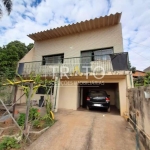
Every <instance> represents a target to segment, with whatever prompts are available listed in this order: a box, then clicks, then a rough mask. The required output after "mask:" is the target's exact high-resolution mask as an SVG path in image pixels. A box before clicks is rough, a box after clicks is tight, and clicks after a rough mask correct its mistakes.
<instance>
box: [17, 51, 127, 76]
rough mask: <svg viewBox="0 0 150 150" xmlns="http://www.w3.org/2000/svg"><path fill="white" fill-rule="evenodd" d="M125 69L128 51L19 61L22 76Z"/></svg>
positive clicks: (77, 73)
mask: <svg viewBox="0 0 150 150" xmlns="http://www.w3.org/2000/svg"><path fill="white" fill-rule="evenodd" d="M123 70H124V71H128V70H129V62H128V53H127V52H124V53H116V54H108V55H107V54H106V55H92V56H82V57H72V58H63V57H58V56H55V57H46V58H45V59H43V61H32V62H22V63H19V65H18V69H17V72H18V74H20V75H22V76H29V75H30V74H31V73H32V74H41V75H43V76H55V75H56V74H68V75H70V76H71V75H80V74H84V73H102V72H103V73H104V72H105V73H107V72H112V71H123Z"/></svg>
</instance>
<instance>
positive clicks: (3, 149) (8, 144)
mask: <svg viewBox="0 0 150 150" xmlns="http://www.w3.org/2000/svg"><path fill="white" fill-rule="evenodd" d="M11 148H14V149H19V148H20V144H19V143H18V142H17V140H16V139H15V138H14V137H5V138H3V140H2V141H1V143H0V150H9V149H11Z"/></svg>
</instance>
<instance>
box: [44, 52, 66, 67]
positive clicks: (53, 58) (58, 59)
mask: <svg viewBox="0 0 150 150" xmlns="http://www.w3.org/2000/svg"><path fill="white" fill-rule="evenodd" d="M63 59H64V54H56V55H46V56H43V58H42V61H43V65H50V64H51V65H52V64H58V63H63Z"/></svg>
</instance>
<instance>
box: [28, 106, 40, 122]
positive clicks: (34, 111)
mask: <svg viewBox="0 0 150 150" xmlns="http://www.w3.org/2000/svg"><path fill="white" fill-rule="evenodd" d="M39 117H40V113H39V112H38V109H37V108H30V110H29V120H31V121H32V120H35V119H38V118H39Z"/></svg>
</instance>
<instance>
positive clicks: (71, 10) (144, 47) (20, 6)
mask: <svg viewBox="0 0 150 150" xmlns="http://www.w3.org/2000/svg"><path fill="white" fill-rule="evenodd" d="M149 6H150V1H149V0H121V1H118V0H63V1H61V0H13V10H12V12H11V15H10V16H7V14H4V16H3V18H2V19H1V20H0V46H2V45H6V44H7V43H9V42H10V41H14V40H20V41H22V42H24V43H26V44H28V43H30V42H33V41H32V40H31V39H30V38H28V37H27V36H26V35H27V34H31V33H34V32H38V31H42V30H46V29H50V28H55V27H59V26H62V25H66V24H69V23H75V22H80V21H84V20H86V19H93V18H95V17H100V16H105V15H109V14H111V13H116V12H122V18H121V23H122V33H123V44H124V51H128V52H129V58H130V61H131V64H132V66H136V67H137V69H140V70H143V69H144V68H146V67H148V66H149V65H150V53H149V49H150V37H149V35H150V19H148V18H149V16H150V8H149Z"/></svg>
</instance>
